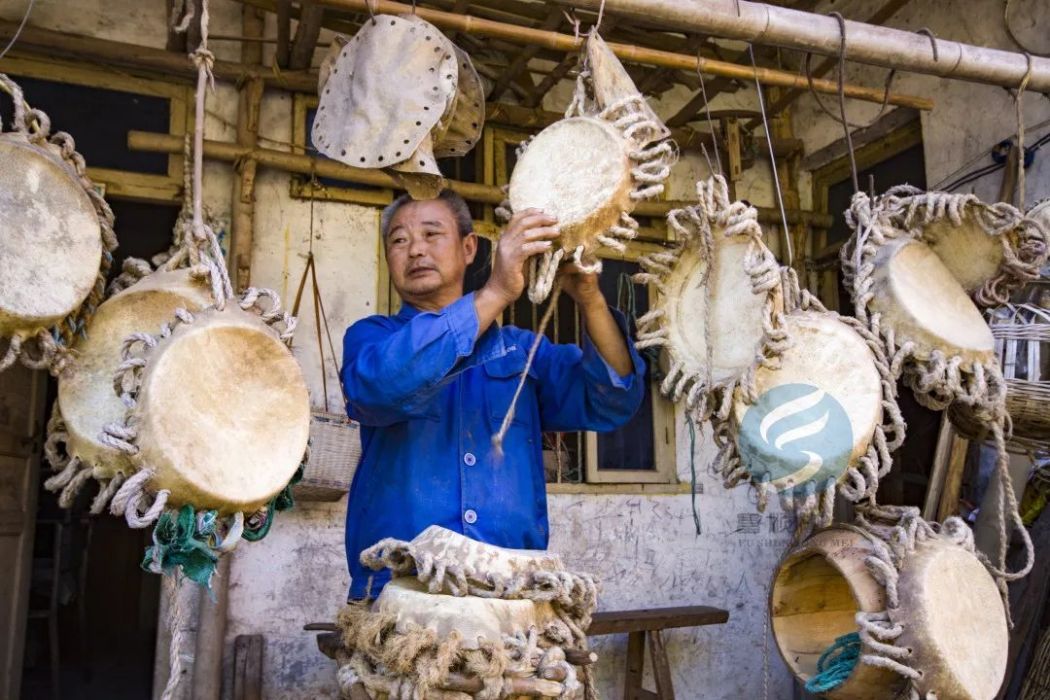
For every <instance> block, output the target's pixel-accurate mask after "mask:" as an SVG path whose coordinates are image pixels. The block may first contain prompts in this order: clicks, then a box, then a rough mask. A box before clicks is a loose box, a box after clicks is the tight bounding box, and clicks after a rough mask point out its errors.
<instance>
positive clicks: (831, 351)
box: [732, 312, 882, 491]
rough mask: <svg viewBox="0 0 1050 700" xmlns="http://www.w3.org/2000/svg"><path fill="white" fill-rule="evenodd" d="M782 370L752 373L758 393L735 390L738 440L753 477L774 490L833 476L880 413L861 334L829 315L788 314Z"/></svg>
mask: <svg viewBox="0 0 1050 700" xmlns="http://www.w3.org/2000/svg"><path fill="white" fill-rule="evenodd" d="M786 323H787V330H788V333H789V334H790V337H791V339H792V341H793V343H792V345H791V347H790V348H789V349H788V350H787V351H786V352H785V353H784V354H783V356H782V357H781V366H780V369H777V370H774V369H769V368H765V367H762V368H759V369H758V370H757V371H756V373H755V384H756V389H757V395H758V400H757V401H756V402H755V403H754V404H748V403H746V402H744V400H743V399H742V397H741V395H740V392H739V391H738V392H737V396H736V400H735V402H734V404H733V414H732V419H733V423H734V426H735V428H736V432H737V446H738V448H739V451H740V455H741V458H742V459H743V460H744V462H745V463H746V464H747V468H748V471H749V472H750V473H751V474H752V476H754V477H755V478H758V479H762V478H763V477H764V476H766V475H768V476H769V478H770V479H771V480H772V482H773V486H774V488H776V489H777V490H779V491H783V490H785V489H789V488H794V487H798V486H800V485H803V484H806V483H816V484H823V483H824V482H825V481H826V480H827V479H829V478H833V479H836V480H839V479H841V478H843V477H844V475H845V472H846V469H847V468H848V467H849V466H850V465H851V464H852V463H853V461H854V460H855V459H856V458H857V457H859V456H860V455H862V454H863V453H864V452H866V451H867V449H868V446H869V445H870V443H871V439H872V436H873V434H874V432H875V428H876V426H877V425H878V424H879V423H880V422H881V420H882V380H881V377H880V375H879V371H878V369H877V367H876V365H875V357H874V355H873V354H872V352H871V350H870V349H869V348H868V345H867V343H866V342H865V341H864V339H863V338H862V337H861V336H859V335H858V334H857V333H856V332H855V331H854V330H853V329H852V328H850V327H849V326H847V325H846V324H844V323H843V322H842V321H840V320H838V319H837V318H836V317H835V316H834V315H831V314H818V313H809V312H805V313H796V314H792V315H790V316H788V317H787V321H786Z"/></svg>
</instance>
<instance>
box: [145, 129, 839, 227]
mask: <svg viewBox="0 0 1050 700" xmlns="http://www.w3.org/2000/svg"><path fill="white" fill-rule="evenodd" d="M128 148H130V149H131V150H133V151H148V152H151V153H180V152H181V151H182V139H181V138H180V137H178V136H172V135H170V134H157V133H153V132H149V131H129V132H128ZM204 155H205V157H207V158H212V159H215V160H221V161H225V162H227V163H233V162H236V161H238V160H241V159H245V158H251V159H253V160H255V161H257V162H258V163H259V165H262V166H264V167H268V168H275V169H277V170H284V171H286V172H292V173H301V174H304V175H310V174H311V173H313V174H316V175H317V177H325V178H332V179H336V180H343V181H345V182H353V183H358V184H362V185H374V186H376V187H385V188H391V189H398V185H397V183H396V182H395V181H394V179H393V178H392V177H390V176H389V175H387V174H386V173H384V172H383V171H381V170H367V169H363V168H355V167H353V166H350V165H344V164H343V163H340V162H338V161H334V160H329V159H328V158H316V157H313V156H308V155H302V154H299V153H288V152H287V151H275V150H272V149H268V148H250V147H248V146H242V145H238V144H236V143H229V142H226V141H205V142H204ZM448 186H449V187H450V188H451V189H452V190H453V191H455V192H457V193H459V195H460V196H462V197H463V198H464V199H467V200H469V201H472V202H481V203H483V204H500V203H501V202H502V201H503V200H504V199H505V197H506V195H505V194H504V193H503V190H501V189H500V188H499V187H496V186H495V185H482V184H478V183H475V182H461V181H459V180H449V181H448ZM691 204H693V203H692V202H686V201H677V200H665V201H650V202H639V203H638V206H637V207H636V208H635V210H634V212H635V213H636V214H638V215H639V216H664V215H666V214H667V212H668V211H670V210H671V209H676V208H679V207H684V206H689V205H691ZM756 209H758V220H759V221H762V222H765V223H779V222H780V212H779V211H778V210H776V209H773V208H769V207H756ZM786 213H787V218H788V223H789V224H796V223H797V224H804V225H806V226H812V227H813V228H829V227H830V226H831V223H832V217H831V216H829V215H828V214H821V213H818V212H811V211H804V210H798V209H789V210H788V211H787V212H786Z"/></svg>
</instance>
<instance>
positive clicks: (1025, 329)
mask: <svg viewBox="0 0 1050 700" xmlns="http://www.w3.org/2000/svg"><path fill="white" fill-rule="evenodd" d="M1007 311H1009V314H1008V315H1003V316H1000V317H999V318H994V319H993V320H992V324H991V326H992V335H993V336H994V337H995V349H996V351H997V352H998V354H999V362H1000V363H1001V364H1002V367H1003V376H1004V377H1005V378H1006V385H1007V393H1006V410H1007V411H1008V412H1009V413H1010V418H1011V419H1012V420H1013V426H1014V437H1015V439H1017V440H1023V441H1025V442H1031V441H1035V442H1037V443H1040V444H1041V445H1042V446H1043V447H1050V308H1044V307H1043V306H1041V305H1040V306H1036V305H1034V304H1019V305H1016V306H1010V307H1007Z"/></svg>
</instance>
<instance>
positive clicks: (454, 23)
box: [239, 0, 1020, 110]
mask: <svg viewBox="0 0 1050 700" xmlns="http://www.w3.org/2000/svg"><path fill="white" fill-rule="evenodd" d="M239 1H241V2H243V1H244V0H239ZM317 4H318V5H324V6H326V7H333V8H337V9H341V10H349V11H353V12H367V11H368V5H369V2H367V0H318V2H317ZM371 4H372V5H373V8H374V10H375V11H376V12H381V13H384V14H406V13H410V12H414V13H415V14H416V16H418V17H419V18H420V19H424V20H426V21H428V22H430V23H431V24H433V25H435V26H437V27H440V28H442V29H446V30H453V31H457V32H463V33H464V34H477V35H479V36H487V37H493V38H498V39H505V40H506V41H510V42H514V43H518V44H536V45H539V46H541V47H544V48H548V49H554V50H556V51H566V52H568V51H579V50H580V48H581V47H582V46H583V42H584V41H585V39H586V37H574V36H572V35H570V34H560V33H558V32H553V31H545V30H542V29H533V28H532V27H523V26H520V25H517V24H506V23H504V22H496V21H493V20H487V19H481V18H479V17H473V16H470V15H457V14H453V13H451V12H442V11H441V10H433V9H430V8H425V7H416V8H413V7H412V5H409V4H405V3H400V2H393V1H392V0H374V2H372V3H371ZM598 4H599V3H594V5H595V7H597V6H598ZM920 38H921V39H922V40H923V41H925V42H927V43H926V46H927V47H928V46H929V41H928V40H927V39H926V38H925V37H920ZM608 45H609V48H610V49H612V51H613V53H615V54H616V55H617V56H619V57H620V58H622V59H624V60H626V61H629V62H632V63H643V64H646V65H651V66H659V67H662V68H679V69H682V70H687V71H696V70H701V71H704V72H705V73H710V74H712V75H720V76H723V77H726V78H736V79H739V80H748V81H750V80H754V79H756V77H757V79H758V81H759V82H760V83H763V84H765V85H777V86H780V87H795V88H805V87H806V79H805V78H804V77H803V76H800V75H797V74H795V73H790V72H787V71H781V70H774V69H772V68H759V69H758V70H757V71H755V70H754V69H752V68H751V66H741V65H737V64H735V63H727V62H725V61H716V60H713V59H709V58H703V57H702V56H694V55H685V54H678V53H673V52H671V51H661V50H659V49H647V48H643V47H640V46H633V45H630V44H619V43H614V42H608ZM756 74H757V75H756ZM1018 82H1020V79H1018ZM813 89H814V90H816V91H817V92H823V93H827V94H838V85H836V83H835V82H834V81H832V80H814V81H813ZM845 93H846V96H847V97H850V98H853V99H859V100H865V101H868V102H877V103H879V104H882V102H883V101H884V99H885V97H886V95H885V92H884V91H883V90H881V89H879V88H869V87H863V86H859V85H847V86H846V88H845ZM888 101H889V103H890V104H892V105H897V106H901V107H913V108H915V109H924V110H928V109H933V100H930V99H929V98H926V97H918V96H915V95H900V94H894V93H891V94H890V95H889V100H888Z"/></svg>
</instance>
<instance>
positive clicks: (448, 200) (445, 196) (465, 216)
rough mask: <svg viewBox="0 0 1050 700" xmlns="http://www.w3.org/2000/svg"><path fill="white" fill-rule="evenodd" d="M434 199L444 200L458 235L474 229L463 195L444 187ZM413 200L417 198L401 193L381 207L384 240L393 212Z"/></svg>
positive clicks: (380, 229) (388, 231)
mask: <svg viewBox="0 0 1050 700" xmlns="http://www.w3.org/2000/svg"><path fill="white" fill-rule="evenodd" d="M434 199H438V200H441V201H442V202H444V203H445V205H446V206H447V207H448V209H449V211H450V212H452V218H454V219H455V220H456V229H457V230H458V231H459V235H460V237H463V236H466V235H467V234H468V233H471V232H472V231H473V230H474V220H473V217H472V216H471V215H470V209H469V208H468V207H467V202H466V200H464V199H463V197H461V196H459V195H458V194H456V193H455V192H453V191H452V190H450V189H447V188H446V189H443V190H441V192H439V193H438V196H437V197H435V198H434ZM415 201H417V200H415V199H412V197H411V196H410V195H408V194H403V195H401V196H400V197H398V198H397V199H395V200H394V201H393V202H391V203H390V204H388V205H387V206H386V208H385V209H383V213H382V214H381V215H380V217H379V231H380V232H381V233H382V235H383V240H384V241H385V240H386V237H387V234H389V233H390V224H391V222H392V221H393V220H394V214H397V212H398V210H400V209H401V207H403V206H405V205H406V204H409V203H411V202H415ZM422 201H427V200H422ZM431 201H432V200H431Z"/></svg>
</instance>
